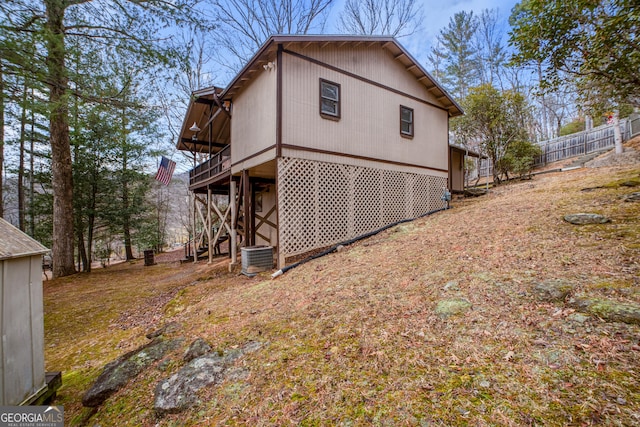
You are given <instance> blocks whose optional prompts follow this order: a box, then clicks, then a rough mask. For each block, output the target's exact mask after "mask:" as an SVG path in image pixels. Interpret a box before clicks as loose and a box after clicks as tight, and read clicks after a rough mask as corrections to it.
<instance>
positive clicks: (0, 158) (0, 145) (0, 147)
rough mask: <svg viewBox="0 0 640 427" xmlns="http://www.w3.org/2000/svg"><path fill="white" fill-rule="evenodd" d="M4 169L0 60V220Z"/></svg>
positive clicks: (2, 77)
mask: <svg viewBox="0 0 640 427" xmlns="http://www.w3.org/2000/svg"><path fill="white" fill-rule="evenodd" d="M3 168H4V74H3V69H2V59H1V58H0V218H2V217H4V194H3V192H2V187H3V185H4V184H3V182H2V175H3Z"/></svg>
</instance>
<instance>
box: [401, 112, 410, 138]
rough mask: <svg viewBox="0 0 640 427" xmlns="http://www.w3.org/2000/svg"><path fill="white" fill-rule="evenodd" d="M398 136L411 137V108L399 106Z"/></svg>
mask: <svg viewBox="0 0 640 427" xmlns="http://www.w3.org/2000/svg"><path fill="white" fill-rule="evenodd" d="M400 135H402V136H408V137H413V108H409V107H405V106H404V105H401V106H400Z"/></svg>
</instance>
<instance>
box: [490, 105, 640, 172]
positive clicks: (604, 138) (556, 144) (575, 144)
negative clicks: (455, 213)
mask: <svg viewBox="0 0 640 427" xmlns="http://www.w3.org/2000/svg"><path fill="white" fill-rule="evenodd" d="M620 131H621V132H622V140H623V141H626V140H628V139H630V138H632V137H634V136H635V135H639V134H640V115H638V114H633V115H631V116H630V117H629V118H628V119H627V118H625V119H620ZM538 145H539V146H540V148H541V149H542V155H541V156H539V157H537V158H536V159H535V162H534V166H542V165H546V164H547V163H552V162H557V161H559V160H565V159H570V158H572V157H578V156H584V155H587V154H591V153H597V152H599V151H604V150H608V149H611V148H613V146H614V133H613V125H602V126H598V127H596V128H593V129H590V130H585V131H582V132H577V133H573V134H571V135H566V136H561V137H559V138H555V139H551V140H549V141H543V142H540V143H538ZM487 168H489V171H488V172H487ZM478 169H479V170H478V173H479V174H480V176H487V174H488V175H492V174H493V164H492V162H491V161H490V160H484V159H483V160H482V161H481V162H480V166H479V168H478Z"/></svg>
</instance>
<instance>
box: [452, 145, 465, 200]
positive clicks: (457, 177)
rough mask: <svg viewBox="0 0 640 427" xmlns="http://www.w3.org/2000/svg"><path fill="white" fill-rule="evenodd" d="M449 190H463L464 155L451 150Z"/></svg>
mask: <svg viewBox="0 0 640 427" xmlns="http://www.w3.org/2000/svg"><path fill="white" fill-rule="evenodd" d="M450 186H451V187H450V190H452V191H463V190H464V154H462V153H461V152H460V151H458V150H451V183H450Z"/></svg>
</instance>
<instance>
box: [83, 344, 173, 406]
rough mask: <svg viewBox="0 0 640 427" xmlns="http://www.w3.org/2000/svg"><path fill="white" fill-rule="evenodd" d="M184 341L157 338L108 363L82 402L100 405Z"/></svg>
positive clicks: (85, 404) (86, 404)
mask: <svg viewBox="0 0 640 427" xmlns="http://www.w3.org/2000/svg"><path fill="white" fill-rule="evenodd" d="M183 341H184V340H183V339H174V340H164V339H162V338H156V339H155V340H153V341H151V342H150V343H149V344H146V345H144V346H142V347H140V348H138V349H136V350H133V351H130V352H129V353H127V354H125V355H123V356H120V357H119V358H118V359H116V360H114V361H113V362H111V363H108V364H107V365H106V366H105V367H104V369H103V370H102V373H101V374H100V376H99V377H98V379H97V380H96V381H95V382H94V383H93V385H92V386H91V388H90V389H89V390H87V391H86V393H85V394H84V396H82V404H83V405H84V406H87V407H96V406H100V405H101V404H102V402H104V401H105V400H107V399H108V398H109V396H111V395H112V394H113V393H115V392H116V391H118V390H120V389H121V388H122V387H124V386H125V385H126V384H127V383H128V382H129V380H131V379H132V378H134V377H136V376H138V374H140V373H141V372H142V371H143V370H145V369H146V368H147V367H148V366H149V365H151V364H152V363H153V362H156V361H158V360H160V359H162V358H163V357H164V355H165V354H166V353H167V352H169V351H171V350H175V349H176V348H178V347H179V346H180V345H181V344H182V342H183Z"/></svg>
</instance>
